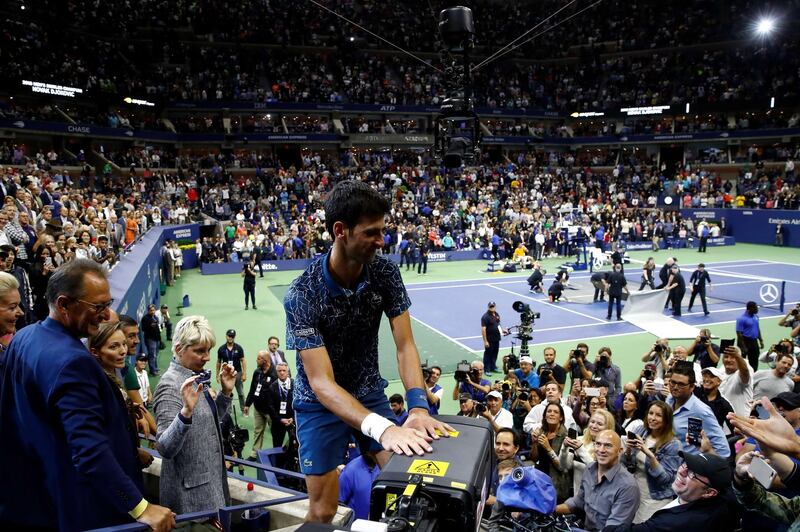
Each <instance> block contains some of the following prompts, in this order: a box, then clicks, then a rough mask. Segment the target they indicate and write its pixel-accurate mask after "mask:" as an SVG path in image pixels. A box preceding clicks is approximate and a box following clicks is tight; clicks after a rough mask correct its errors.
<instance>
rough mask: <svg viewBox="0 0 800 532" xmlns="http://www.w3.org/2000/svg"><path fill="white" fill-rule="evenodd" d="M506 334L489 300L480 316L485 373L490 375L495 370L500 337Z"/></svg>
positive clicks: (492, 303)
mask: <svg viewBox="0 0 800 532" xmlns="http://www.w3.org/2000/svg"><path fill="white" fill-rule="evenodd" d="M503 334H508V331H507V330H504V329H503V328H502V327H501V326H500V314H498V313H497V307H496V305H495V303H494V301H489V305H488V309H487V310H486V312H485V313H484V314H483V316H481V336H483V347H484V350H483V365H482V367H485V368H486V373H487V374H488V375H491V374H492V373H494V372H495V371H497V352H498V351H499V350H500V337H501V336H502V335H503Z"/></svg>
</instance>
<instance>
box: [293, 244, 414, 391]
mask: <svg viewBox="0 0 800 532" xmlns="http://www.w3.org/2000/svg"><path fill="white" fill-rule="evenodd" d="M329 258H330V252H328V253H327V254H325V255H324V256H322V257H321V258H319V259H317V260H315V261H314V262H312V263H311V265H309V267H308V268H307V269H306V271H305V272H303V273H302V275H300V277H298V278H297V279H295V280H294V281H293V282H292V284H291V286H290V287H289V291H288V292H287V293H286V297H285V298H284V300H283V306H284V309H285V310H286V346H287V348H289V349H296V350H297V352H298V356H297V381H296V385H295V387H294V401H295V403H298V402H305V403H318V402H319V401H318V400H317V396H316V395H315V394H314V391H313V390H312V389H311V385H310V384H309V382H308V377H307V376H306V372H305V368H304V367H303V361H302V359H301V358H300V351H304V350H307V349H314V348H317V347H323V346H324V347H325V348H326V349H327V351H328V356H329V357H330V360H331V365H332V366H333V376H334V379H335V380H336V383H337V384H338V385H339V386H341V387H342V388H344V389H345V390H347V392H348V393H350V394H351V395H352V396H353V397H355V398H356V399H359V400H360V399H361V398H363V397H365V396H367V395H369V394H370V393H373V392H376V391H380V390H383V389H384V388H385V387H386V384H387V383H386V381H385V380H384V379H383V378H382V377H381V375H380V372H379V370H378V329H379V328H380V324H381V315H382V314H386V316H387V317H389V318H394V317H396V316H399V315H400V314H402V313H403V312H405V311H406V310H408V308H409V307H410V306H411V300H410V299H409V297H408V292H406V288H405V286H404V285H403V279H402V277H401V276H400V270H399V269H398V267H397V265H396V264H395V263H394V262H392V261H391V260H389V259H387V258H385V257H383V256H380V255H378V256H376V257H375V259H374V260H373V261H372V262H370V263H369V264H367V265H365V266H364V270H363V272H362V274H361V278H359V280H358V283H357V285H356V288H355V290H349V289H347V288H343V287H341V286H340V285H339V284H338V283H336V281H335V280H334V279H333V278H332V277H331V275H330V272H329V271H328V260H329Z"/></svg>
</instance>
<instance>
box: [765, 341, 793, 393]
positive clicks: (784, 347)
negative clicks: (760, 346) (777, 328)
mask: <svg viewBox="0 0 800 532" xmlns="http://www.w3.org/2000/svg"><path fill="white" fill-rule="evenodd" d="M798 352H800V349H795V346H794V343H793V342H792V341H791V340H790V339H788V338H784V339H783V340H781V341H780V342H777V343H774V344H772V345H771V346H770V347H769V349H767V350H766V351H764V353H762V354H761V356H760V357H758V361H759V362H766V363H767V364H768V365H769V367H770V368H772V369H775V359H776V358H777V357H778V355H783V354H784V353H788V354H790V355H792V357H793V358H794V362H793V363H792V369H791V370H789V376H790V377H792V380H793V381H794V382H795V383H796V382H798V379H797V378H796V377H797V373H798V372H797V354H798Z"/></svg>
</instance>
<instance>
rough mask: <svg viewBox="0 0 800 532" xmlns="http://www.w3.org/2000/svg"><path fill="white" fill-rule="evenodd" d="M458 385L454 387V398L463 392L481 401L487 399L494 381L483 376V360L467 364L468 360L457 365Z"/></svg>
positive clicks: (456, 377)
mask: <svg viewBox="0 0 800 532" xmlns="http://www.w3.org/2000/svg"><path fill="white" fill-rule="evenodd" d="M454 377H455V379H456V386H455V388H453V400H454V401H455V400H456V399H458V398H459V396H460V395H461V394H464V393H466V394H469V396H470V397H471V398H472V399H474V400H475V401H477V402H479V403H483V402H484V401H486V394H488V393H489V391H490V390H491V389H492V383H491V382H489V380H488V379H484V378H483V362H481V361H480V360H475V361H473V362H472V364H470V365H469V366H467V362H466V360H464V361H462V362H461V363H460V364H458V366H456V373H455V375H454Z"/></svg>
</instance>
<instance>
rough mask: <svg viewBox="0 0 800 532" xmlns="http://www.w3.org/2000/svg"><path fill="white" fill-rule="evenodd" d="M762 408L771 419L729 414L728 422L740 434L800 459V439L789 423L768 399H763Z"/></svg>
mask: <svg viewBox="0 0 800 532" xmlns="http://www.w3.org/2000/svg"><path fill="white" fill-rule="evenodd" d="M761 406H763V407H764V408H765V409H766V410H767V412H769V419H757V418H749V417H744V416H737V415H736V414H734V413H729V414H728V420H729V421H730V422H731V425H733V427H734V428H735V429H736V431H737V432H738V433H740V434H742V435H744V436H749V437H751V438H754V439H756V440H758V442H759V443H761V442H763V444H764V445H767V446H769V447H770V448H771V449H773V450H775V451H777V452H779V453H784V454H788V455H789V456H792V457H800V438H798V437H797V435H796V434H795V432H794V429H793V428H792V426H791V425H790V424H789V422H788V421H786V420H785V419H784V418H783V416H781V415H780V414H779V413H778V412H777V410H775V407H774V406H773V405H772V403H771V402H770V400H769V399H767V398H766V397H762V398H761Z"/></svg>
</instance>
